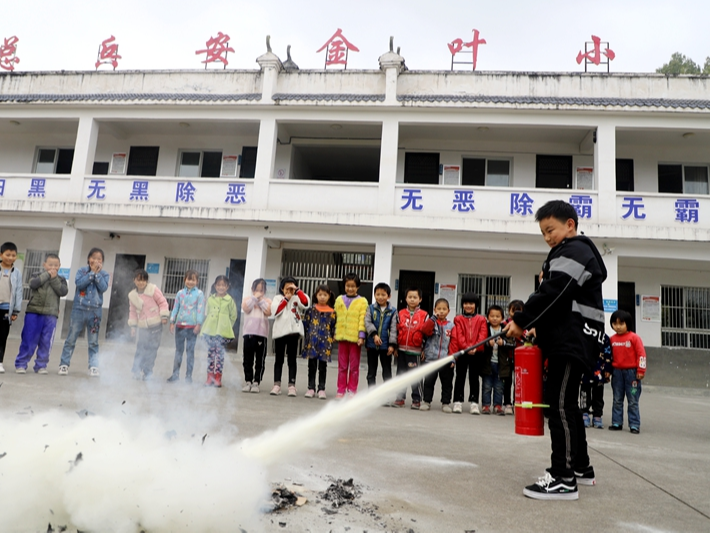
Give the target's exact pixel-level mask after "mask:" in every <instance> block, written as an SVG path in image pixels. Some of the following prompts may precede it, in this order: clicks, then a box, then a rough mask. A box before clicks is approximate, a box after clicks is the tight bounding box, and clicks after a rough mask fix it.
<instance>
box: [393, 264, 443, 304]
mask: <svg viewBox="0 0 710 533" xmlns="http://www.w3.org/2000/svg"><path fill="white" fill-rule="evenodd" d="M435 279H436V273H435V272H426V271H423V270H400V271H399V290H398V293H397V310H398V311H399V310H401V309H404V308H405V307H407V289H408V288H410V287H416V288H418V289H421V291H422V303H421V308H422V309H424V311H426V312H427V313H429V314H431V313H432V311H433V309H434V284H435Z"/></svg>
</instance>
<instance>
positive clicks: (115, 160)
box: [108, 152, 128, 176]
mask: <svg viewBox="0 0 710 533" xmlns="http://www.w3.org/2000/svg"><path fill="white" fill-rule="evenodd" d="M127 160H128V154H127V153H125V152H117V153H115V154H113V155H112V156H111V167H110V169H109V171H108V173H109V174H114V175H121V176H122V175H123V174H125V173H126V161H127Z"/></svg>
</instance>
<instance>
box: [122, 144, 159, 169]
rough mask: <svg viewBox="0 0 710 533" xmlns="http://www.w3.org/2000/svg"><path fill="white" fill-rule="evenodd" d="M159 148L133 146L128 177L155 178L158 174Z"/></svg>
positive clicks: (129, 158) (129, 157) (129, 156)
mask: <svg viewBox="0 0 710 533" xmlns="http://www.w3.org/2000/svg"><path fill="white" fill-rule="evenodd" d="M159 151H160V147H159V146H131V151H130V153H129V155H128V170H127V172H126V174H127V175H128V176H155V175H156V174H157V173H158V152H159Z"/></svg>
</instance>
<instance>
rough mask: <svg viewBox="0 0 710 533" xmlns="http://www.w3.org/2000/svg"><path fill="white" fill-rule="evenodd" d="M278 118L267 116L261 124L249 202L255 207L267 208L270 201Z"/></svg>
mask: <svg viewBox="0 0 710 533" xmlns="http://www.w3.org/2000/svg"><path fill="white" fill-rule="evenodd" d="M277 136H278V127H277V125H276V119H273V118H265V119H263V120H262V121H261V124H260V125H259V144H258V148H257V152H256V171H255V173H254V192H253V194H252V198H250V199H249V203H250V204H251V206H252V207H253V208H254V209H266V207H267V205H268V201H269V180H270V179H271V178H272V177H273V175H274V164H275V163H274V162H275V159H276V139H277Z"/></svg>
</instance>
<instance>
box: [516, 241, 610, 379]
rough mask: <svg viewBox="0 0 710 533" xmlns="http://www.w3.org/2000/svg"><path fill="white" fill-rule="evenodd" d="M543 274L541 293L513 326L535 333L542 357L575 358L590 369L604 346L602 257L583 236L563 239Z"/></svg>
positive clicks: (526, 307) (603, 274)
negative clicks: (532, 330) (602, 344)
mask: <svg viewBox="0 0 710 533" xmlns="http://www.w3.org/2000/svg"><path fill="white" fill-rule="evenodd" d="M542 272H543V279H542V283H540V287H539V289H538V290H537V291H536V292H535V293H534V294H532V295H531V296H530V298H529V299H528V301H527V302H526V303H525V310H524V311H522V312H518V313H516V314H515V317H513V320H514V321H515V323H516V324H517V325H518V326H520V327H522V328H524V329H529V328H535V331H536V334H537V335H536V337H537V342H538V345H539V346H540V348H541V349H542V354H543V357H549V358H554V357H573V358H576V359H579V360H580V361H581V362H582V363H583V364H584V365H585V366H586V367H587V368H589V367H591V366H592V365H593V364H594V362H595V361H596V359H597V358H598V356H599V352H600V345H601V343H603V341H604V322H605V320H604V303H603V301H602V282H603V281H604V280H605V279H606V268H605V267H604V261H603V260H602V258H601V256H600V255H599V251H598V250H597V248H596V246H594V243H593V242H592V241H591V240H589V239H588V238H587V237H585V236H584V235H578V236H576V237H571V238H569V239H565V240H563V241H562V242H561V243H560V244H558V245H557V246H555V247H554V248H553V249H552V250H550V253H549V255H548V256H547V260H546V261H545V262H544V263H543V265H542Z"/></svg>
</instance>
